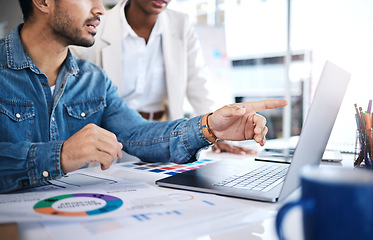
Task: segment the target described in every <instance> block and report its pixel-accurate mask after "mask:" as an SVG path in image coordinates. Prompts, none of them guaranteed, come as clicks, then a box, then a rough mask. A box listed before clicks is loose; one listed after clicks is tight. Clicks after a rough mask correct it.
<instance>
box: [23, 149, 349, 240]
mask: <svg viewBox="0 0 373 240" xmlns="http://www.w3.org/2000/svg"><path fill="white" fill-rule="evenodd" d="M199 158H200V159H204V158H208V159H229V158H253V156H248V155H246V156H237V155H233V154H229V153H220V154H216V153H212V152H211V150H204V151H202V152H201V154H200V157H199ZM126 161H133V158H132V159H131V158H129V157H127V158H124V159H122V160H121V162H126ZM352 162H353V155H352V154H343V161H342V162H340V163H331V162H322V164H321V167H341V166H343V167H352ZM91 170H92V169H87V171H91ZM160 176H162V177H163V175H156V174H147V173H145V172H144V173H142V174H141V173H136V174H135V173H132V174H131V173H129V174H127V175H126V179H127V180H133V181H141V182H146V183H148V184H150V185H153V186H155V183H154V182H155V180H157V179H159V178H160ZM160 189H162V191H176V190H173V189H168V188H160ZM299 194H300V191H299V189H297V190H296V191H294V192H293V193H292V194H291V195H290V196H289V197H288V198H287V199H286V200H285V201H283V202H280V203H265V202H259V201H251V200H244V199H238V198H232V200H233V201H235V202H237V203H243V204H247V205H249V206H253V207H257V208H260V209H262V210H264V211H265V212H267V213H269V214H268V215H269V216H270V217H268V218H265V219H264V220H261V221H258V222H254V223H250V224H247V225H244V226H240V227H237V228H235V229H234V230H229V231H225V232H224V231H223V232H219V233H217V232H216V233H210V234H209V235H204V236H200V237H198V238H197V239H196V240H226V239H229V240H230V239H235V240H241V239H245V240H247V239H258V240H259V239H261V240H267V239H268V240H273V239H277V236H276V233H275V227H274V225H275V224H274V219H275V215H276V212H277V210H278V208H279V207H280V206H281V205H282V204H283V203H284V202H287V201H291V200H294V199H297V198H298V197H299ZM18 229H19V235H20V239H24V240H33V239H35V240H36V239H37V240H43V239H51V237H50V234H48V233H47V232H46V230H45V229H44V228H43V226H42V225H41V224H40V223H37V222H36V223H27V224H26V223H20V224H18ZM66 230H67V231H68V229H66ZM284 231H285V234H286V236H287V237H288V239H290V240H291V239H300V237H301V236H302V226H301V211H300V210H298V209H295V210H293V211H292V212H291V213H290V214H289V216H288V217H287V219H286V220H285V229H284Z"/></svg>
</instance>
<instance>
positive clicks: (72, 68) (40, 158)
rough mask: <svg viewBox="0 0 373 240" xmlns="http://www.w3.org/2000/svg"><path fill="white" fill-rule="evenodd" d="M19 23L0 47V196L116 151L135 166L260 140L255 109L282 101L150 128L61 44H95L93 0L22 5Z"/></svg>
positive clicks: (108, 159)
mask: <svg viewBox="0 0 373 240" xmlns="http://www.w3.org/2000/svg"><path fill="white" fill-rule="evenodd" d="M20 4H21V6H22V11H23V15H24V24H21V25H19V26H18V27H17V28H16V29H14V30H13V31H12V32H11V33H10V34H9V35H8V36H7V37H6V38H4V39H1V40H0V192H9V191H13V190H17V189H22V188H26V187H33V186H37V185H40V184H41V183H43V182H46V181H47V180H52V179H57V178H59V177H61V176H63V175H64V174H66V173H68V172H71V171H74V170H76V169H79V168H81V167H84V166H85V165H87V164H88V163H90V162H99V163H100V164H101V168H102V169H107V168H109V167H110V165H111V163H112V162H113V161H114V160H115V159H116V158H117V157H121V156H122V151H121V150H124V151H126V152H128V153H130V154H132V155H135V156H137V157H139V158H140V159H141V160H143V161H152V162H155V161H157V162H159V161H161V162H162V161H163V162H166V161H172V162H179V163H183V162H188V161H193V160H195V155H196V153H197V151H198V150H199V149H201V148H203V147H205V146H208V145H210V144H212V143H214V142H215V141H216V139H217V138H218V139H226V140H247V139H254V140H255V141H257V142H258V143H259V144H261V145H263V144H264V142H265V135H266V133H267V131H268V129H267V127H266V126H265V124H266V120H265V118H264V117H262V116H261V115H259V114H256V112H257V111H261V110H265V109H270V108H277V107H283V106H285V105H286V104H287V103H286V101H285V100H266V101H260V102H255V103H242V104H232V105H229V106H225V107H223V108H221V109H219V110H217V111H216V112H214V113H213V114H206V115H204V116H199V117H196V118H192V119H189V120H187V119H180V120H176V121H167V122H148V121H146V120H144V119H143V118H142V117H141V116H140V115H139V114H138V113H137V112H136V111H134V110H132V109H129V108H128V107H127V106H126V104H125V102H124V101H123V100H122V99H121V98H120V97H119V95H118V93H117V89H116V87H115V86H114V85H113V84H112V83H111V81H110V80H109V79H108V78H107V76H106V74H105V72H104V71H102V70H101V69H100V68H99V67H97V66H95V65H93V64H92V63H89V62H87V61H83V60H79V59H76V58H74V57H73V56H72V55H71V53H70V51H69V49H68V46H69V45H79V46H85V47H89V46H92V45H93V44H94V35H95V34H96V27H97V26H98V25H99V23H100V20H99V18H100V16H101V15H102V14H103V13H104V11H105V10H104V6H103V5H102V3H101V1H99V0H79V1H76V0H50V1H49V0H48V1H47V0H38V1H32V0H20Z"/></svg>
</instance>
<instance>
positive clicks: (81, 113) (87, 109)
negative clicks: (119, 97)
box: [64, 98, 106, 135]
mask: <svg viewBox="0 0 373 240" xmlns="http://www.w3.org/2000/svg"><path fill="white" fill-rule="evenodd" d="M105 106H106V102H105V99H104V98H96V99H90V100H86V101H80V102H74V103H66V104H64V107H65V109H66V113H67V122H68V125H69V130H70V134H71V135H72V134H74V133H76V132H78V131H79V130H80V129H82V128H83V127H84V126H86V125H87V124H89V123H94V124H96V125H98V126H99V125H100V123H101V119H102V113H103V111H104V108H105Z"/></svg>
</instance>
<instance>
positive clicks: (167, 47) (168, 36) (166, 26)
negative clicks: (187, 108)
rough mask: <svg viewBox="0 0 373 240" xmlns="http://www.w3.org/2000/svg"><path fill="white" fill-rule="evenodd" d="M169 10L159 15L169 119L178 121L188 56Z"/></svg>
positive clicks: (181, 111)
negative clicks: (169, 16)
mask: <svg viewBox="0 0 373 240" xmlns="http://www.w3.org/2000/svg"><path fill="white" fill-rule="evenodd" d="M166 13H167V10H166V11H164V12H163V13H162V14H160V15H159V18H160V19H159V20H160V23H161V24H162V25H163V26H162V48H163V58H164V64H165V75H166V84H167V94H168V107H169V114H170V116H169V118H170V119H176V118H180V117H182V116H183V109H180V106H183V101H184V99H183V98H184V94H183V93H182V91H183V89H184V88H185V87H186V86H185V85H186V83H185V82H184V81H183V79H186V77H185V74H186V69H185V66H186V63H185V62H184V61H185V60H184V59H185V58H186V56H184V55H185V51H184V46H183V45H184V43H183V40H182V36H180V35H181V34H182V33H180V32H179V31H178V30H179V27H178V26H175V25H174V24H173V22H172V21H171V20H170V19H169V18H168V16H167V14H166Z"/></svg>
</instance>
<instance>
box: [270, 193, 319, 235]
mask: <svg viewBox="0 0 373 240" xmlns="http://www.w3.org/2000/svg"><path fill="white" fill-rule="evenodd" d="M311 204H312V201H311V200H310V199H308V200H305V199H300V200H298V201H294V202H289V203H286V204H284V205H283V206H282V207H281V208H280V210H279V211H278V213H277V216H276V233H277V236H278V237H279V239H280V240H285V237H284V233H283V231H282V222H283V220H284V218H285V215H286V214H287V213H288V212H289V210H290V209H292V208H294V207H296V206H299V207H302V208H310V207H311Z"/></svg>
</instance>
